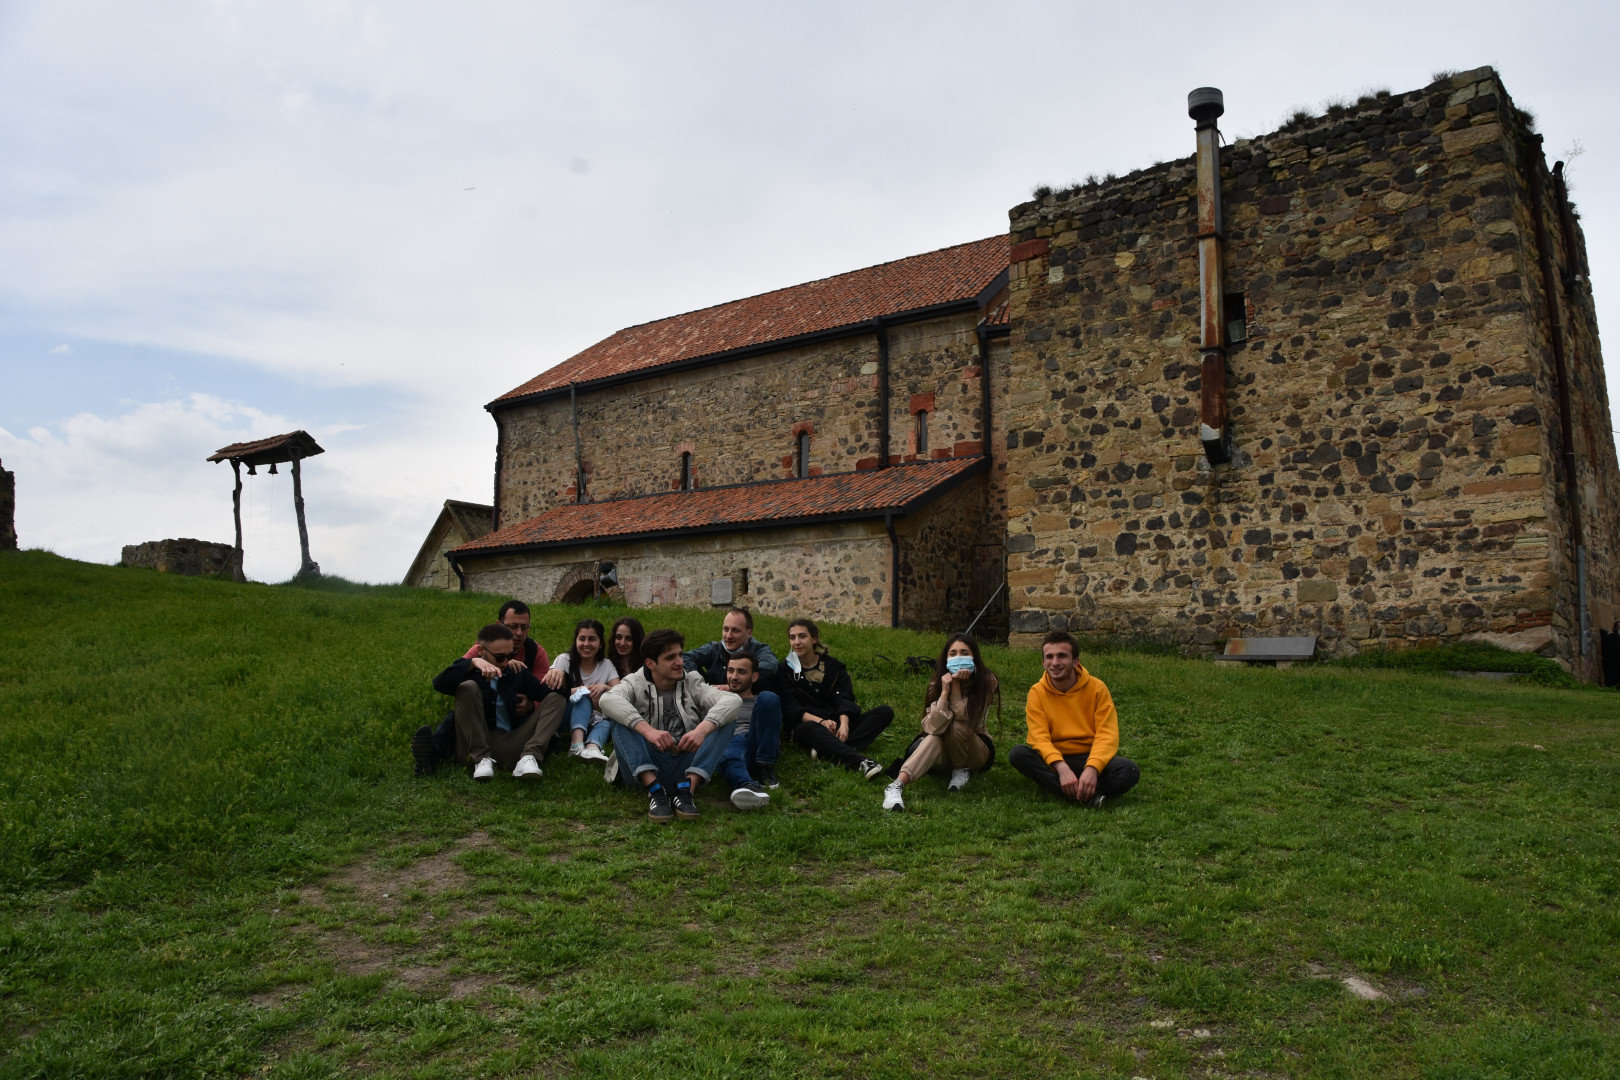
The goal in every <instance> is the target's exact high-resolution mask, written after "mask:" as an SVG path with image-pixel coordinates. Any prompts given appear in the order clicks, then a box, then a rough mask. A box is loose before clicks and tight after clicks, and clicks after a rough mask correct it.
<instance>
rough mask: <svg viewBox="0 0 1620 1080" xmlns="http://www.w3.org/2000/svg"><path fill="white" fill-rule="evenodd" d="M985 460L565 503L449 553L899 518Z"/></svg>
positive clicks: (948, 460)
mask: <svg viewBox="0 0 1620 1080" xmlns="http://www.w3.org/2000/svg"><path fill="white" fill-rule="evenodd" d="M986 462H987V459H986V458H983V457H960V458H946V459H944V460H940V461H929V462H919V463H917V464H908V465H891V466H890V467H889V468H887V469H867V470H864V471H861V472H847V473H837V474H835V475H832V476H812V477H809V478H807V479H804V480H771V481H766V482H764V483H755V484H736V485H732V486H729V487H715V488H702V489H699V490H697V491H671V492H668V493H667V494H660V495H640V496H637V497H635V498H629V499H613V500H610V501H608V502H599V503H568V504H566V505H563V506H558V507H554V508H552V509H550V510H548V511H546V512H545V513H544V514H541V515H540V516H539V517H536V518H530V519H529V520H528V521H524V522H520V523H519V524H516V525H508V526H507V527H506V528H504V529H501V530H499V531H497V532H492V533H490V534H489V535H488V536H484V537H481V538H480V539H477V540H474V541H472V542H471V543H467V544H463V545H462V546H461V547H459V548H456V550H455V554H456V555H458V556H468V555H478V554H484V553H491V554H493V553H494V552H495V551H497V550H501V549H507V548H527V547H541V546H546V547H550V546H556V547H566V546H569V545H575V544H584V543H590V542H592V541H597V540H611V539H614V538H616V537H631V536H637V537H640V536H647V535H649V534H680V533H683V532H688V531H693V530H696V531H702V532H716V531H726V530H729V529H739V530H741V529H748V528H769V527H771V526H773V525H780V524H786V523H788V522H800V521H806V520H807V519H815V518H859V517H877V516H880V515H882V514H885V513H889V512H894V513H902V512H905V511H907V510H910V509H913V508H915V507H916V506H919V505H921V504H923V503H926V502H929V501H931V500H933V499H934V498H935V497H937V496H939V495H941V494H943V493H944V492H946V491H948V490H950V489H951V488H952V487H955V486H956V484H957V483H959V482H960V481H962V480H965V479H967V478H968V477H969V476H972V475H974V474H975V473H976V472H978V471H980V470H982V469H983V468H984V467H985V464H986Z"/></svg>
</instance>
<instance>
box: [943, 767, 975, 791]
mask: <svg viewBox="0 0 1620 1080" xmlns="http://www.w3.org/2000/svg"><path fill="white" fill-rule="evenodd" d="M972 776H973V770H971V769H952V770H951V782H950V783H948V784H946V785H945V790H946V791H961V790H962V789H963V788H965V787H967V782H968V780H969V779H970V778H971V777H972Z"/></svg>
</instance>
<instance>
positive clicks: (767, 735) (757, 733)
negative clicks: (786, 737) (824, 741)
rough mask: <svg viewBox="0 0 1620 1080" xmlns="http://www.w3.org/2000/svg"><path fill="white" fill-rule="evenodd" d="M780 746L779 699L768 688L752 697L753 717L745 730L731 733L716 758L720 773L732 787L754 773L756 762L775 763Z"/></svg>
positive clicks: (740, 785) (746, 781)
mask: <svg viewBox="0 0 1620 1080" xmlns="http://www.w3.org/2000/svg"><path fill="white" fill-rule="evenodd" d="M781 749H782V699H781V698H779V697H777V696H776V695H775V694H773V693H771V692H770V691H769V690H767V691H765V692H764V693H763V694H760V695H759V696H758V697H756V698H754V717H753V719H752V720H750V721H749V723H748V730H747V731H744V732H741V733H739V734H737V735H733V736H732V737H731V742H730V743H729V744H728V745H727V746H726V756H725V757H723V758H721V759H720V775H721V777H723V778H724V779H725V781H726V783H728V784H730V785H731V786H732V787H734V788H739V787H742V786H743V785H744V784H747V783H749V782H751V781H752V780H753V779H754V777H753V773H752V770H753V768H754V766H755V765H756V764H763V765H775V764H776V755H777V752H778V751H780V750H781Z"/></svg>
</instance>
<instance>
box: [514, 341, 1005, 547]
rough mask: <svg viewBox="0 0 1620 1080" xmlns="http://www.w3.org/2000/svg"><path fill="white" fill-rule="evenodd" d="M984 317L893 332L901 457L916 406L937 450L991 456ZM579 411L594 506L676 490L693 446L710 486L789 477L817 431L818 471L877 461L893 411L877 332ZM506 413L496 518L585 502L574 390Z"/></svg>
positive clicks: (669, 382)
mask: <svg viewBox="0 0 1620 1080" xmlns="http://www.w3.org/2000/svg"><path fill="white" fill-rule="evenodd" d="M977 322H978V317H977V316H976V315H972V314H969V315H960V316H950V317H946V318H940V319H932V320H928V321H926V322H920V323H912V324H901V325H899V326H894V327H890V328H889V331H888V332H889V338H890V347H889V365H890V433H889V435H890V447H891V458H892V460H895V461H901V460H905V459H906V457H907V454H908V453H911V454H914V449H909V448H910V447H911V445H912V443H911V440H912V439H913V438H914V427H913V420H912V416H913V403H914V402H922V403H927V404H928V405H929V406H930V415H929V447H930V453H929V457H930V458H933V457H938V456H947V457H949V456H952V455H957V456H960V455H963V454H969V453H972V454H976V453H979V452H980V449H979V433H978V432H979V412H980V389H979V372H978V351H977V350H978V343H977V337H976V335H975V334H974V326H975V325H976V324H977ZM578 406H579V431H580V440H581V447H582V454H581V457H582V458H583V460H584V465H585V473H586V493H587V496H588V497H589V498H590V500H591V501H593V502H600V501H602V500H606V499H617V498H623V497H625V496H627V495H646V494H652V493H655V492H658V491H671V490H676V489H677V488H678V486H679V483H680V459H681V453H682V451H687V452H690V453H691V454H692V471H693V481H694V483H695V485H696V486H697V487H700V488H703V487H717V486H720V485H724V484H738V483H747V482H750V481H759V480H780V479H786V478H790V477H792V476H794V475H795V469H796V467H797V461H796V454H797V446H798V434H799V431H800V430H801V429H805V428H807V429H808V430H809V431H810V472H811V475H819V474H821V473H836V472H849V471H852V470H854V469H856V468H857V467H859V468H871V467H873V466H875V465H876V464H877V458H878V439H879V430H880V423H879V415H880V410H881V401H880V397H879V387H878V348H877V339H876V337H875V335H862V336H857V337H850V338H840V339H838V340H835V341H830V342H825V343H822V344H819V345H812V346H805V347H802V348H796V349H784V350H782V351H781V352H776V353H769V354H766V355H763V356H756V357H749V358H747V359H742V360H734V361H728V362H725V363H720V364H716V365H713V366H711V367H701V368H696V369H693V370H690V371H683V372H677V373H674V374H670V375H662V376H656V377H652V378H648V379H644V380H641V381H638V382H634V383H629V384H625V385H620V386H614V387H609V388H607V389H603V390H596V391H592V392H589V393H585V394H582V395H580V396H579V399H578ZM495 415H496V421H497V423H498V424H499V427H500V435H499V444H500V461H501V464H500V477H499V480H498V484H499V488H500V497H499V499H498V504H499V506H500V521H499V522H498V523H497V525H498V527H499V526H506V525H511V524H514V523H516V522H519V521H525V520H527V519H529V518H532V517H535V516H537V515H538V514H541V513H543V512H544V511H546V510H548V509H550V508H551V507H553V506H556V505H558V504H560V503H564V502H571V501H573V499H574V432H573V425H572V421H571V419H570V412H569V401H568V398H567V397H566V396H564V397H560V398H554V399H551V400H549V401H544V402H540V403H537V404H531V405H522V406H517V407H515V408H511V409H503V410H501V411H499V412H497V413H496V414H495ZM939 450H943V451H945V452H944V453H943V454H941V453H939V452H937V451H939Z"/></svg>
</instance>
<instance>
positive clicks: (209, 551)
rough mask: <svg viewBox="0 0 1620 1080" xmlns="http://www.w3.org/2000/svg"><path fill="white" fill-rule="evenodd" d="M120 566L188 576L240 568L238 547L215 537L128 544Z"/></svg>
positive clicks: (210, 574) (211, 574) (229, 573)
mask: <svg viewBox="0 0 1620 1080" xmlns="http://www.w3.org/2000/svg"><path fill="white" fill-rule="evenodd" d="M118 565H119V566H132V567H136V568H137V569H143V570H156V571H157V572H158V573H160V574H183V575H185V576H187V577H202V576H205V575H208V576H220V575H224V576H230V575H231V572H232V570H233V569H234V568H235V567H236V548H235V547H233V546H232V545H230V544H220V543H215V542H213V541H211V540H192V539H189V538H182V539H178V540H148V541H146V542H145V543H143V544H126V545H124V550H123V557H122V558H121V559H119V561H118Z"/></svg>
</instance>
